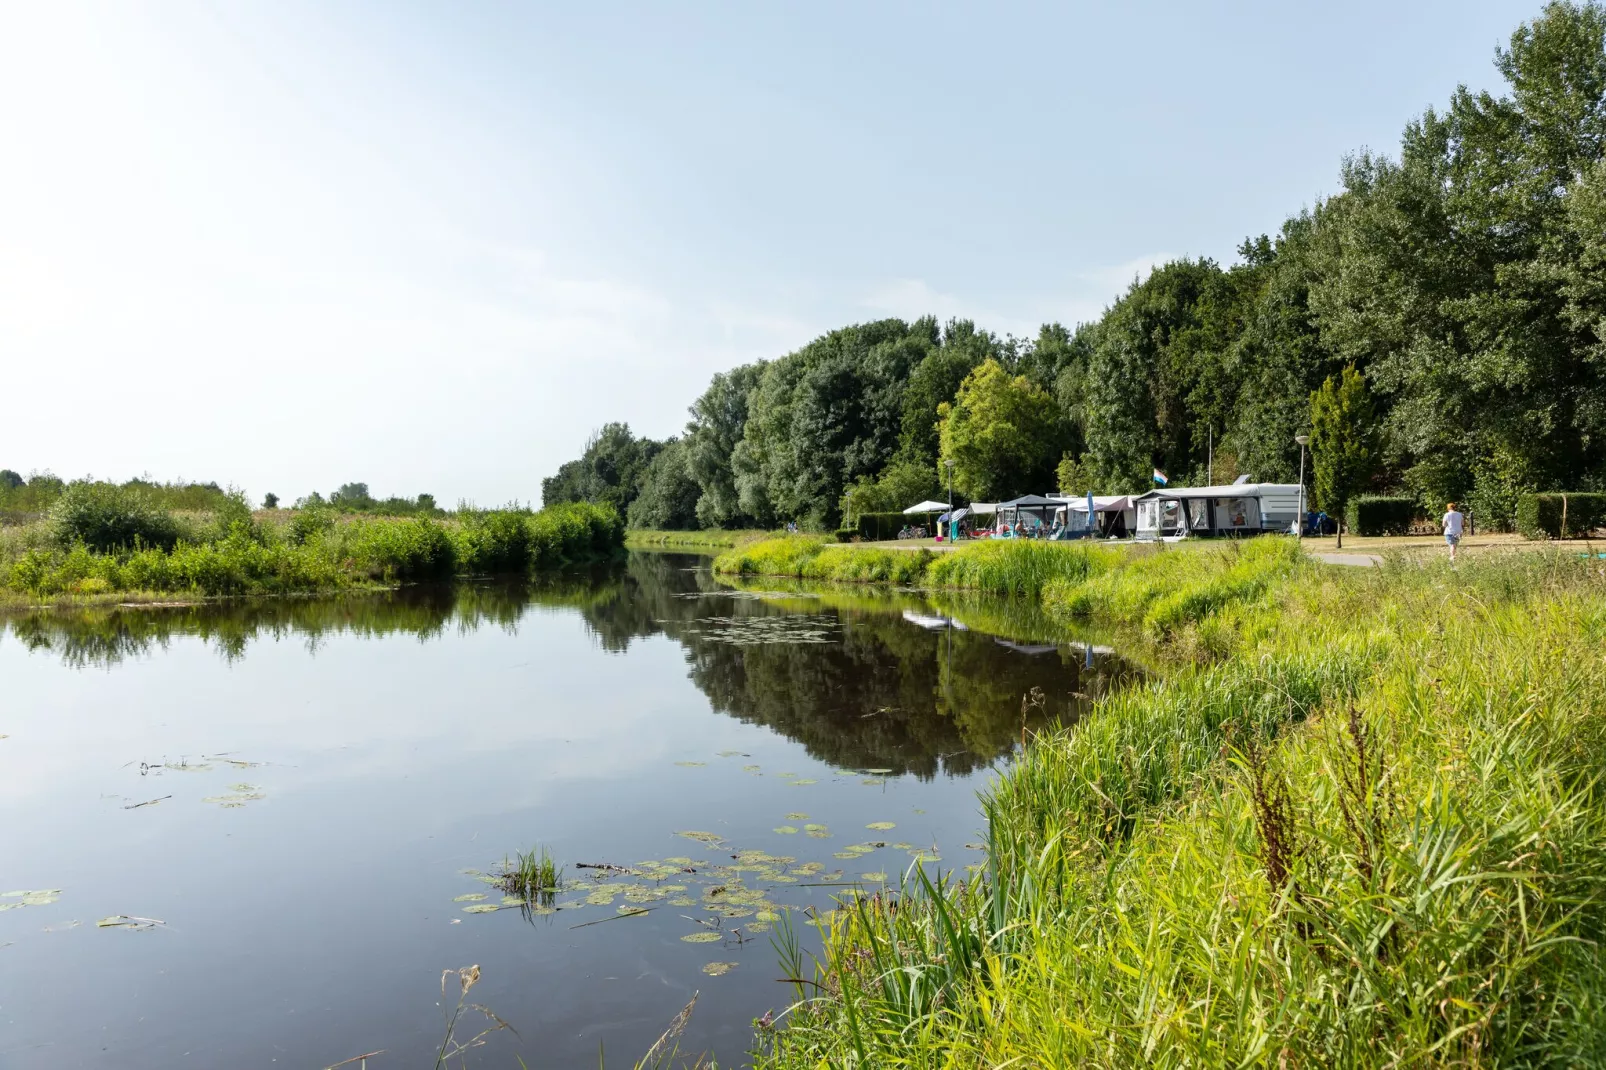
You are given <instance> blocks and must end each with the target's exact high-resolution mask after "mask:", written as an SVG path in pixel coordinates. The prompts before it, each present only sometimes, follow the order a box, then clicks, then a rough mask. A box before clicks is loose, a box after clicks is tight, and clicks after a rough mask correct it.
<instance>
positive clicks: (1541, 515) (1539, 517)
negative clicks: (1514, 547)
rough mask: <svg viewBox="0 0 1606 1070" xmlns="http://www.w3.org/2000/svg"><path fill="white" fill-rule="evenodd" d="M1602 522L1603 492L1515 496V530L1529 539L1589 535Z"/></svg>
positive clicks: (1605, 504)
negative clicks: (1564, 515) (1564, 521)
mask: <svg viewBox="0 0 1606 1070" xmlns="http://www.w3.org/2000/svg"><path fill="white" fill-rule="evenodd" d="M1563 513H1565V514H1566V518H1567V521H1566V530H1565V531H1563V530H1562V514H1563ZM1602 524H1606V494H1599V493H1582V494H1563V493H1552V494H1524V495H1523V496H1522V497H1521V498H1518V499H1517V530H1518V531H1520V532H1522V534H1523V535H1524V536H1526V537H1527V538H1530V539H1560V538H1563V537H1566V536H1577V535H1588V534H1589V533H1590V531H1591V530H1592V529H1594V528H1598V527H1600V526H1601V525H1602Z"/></svg>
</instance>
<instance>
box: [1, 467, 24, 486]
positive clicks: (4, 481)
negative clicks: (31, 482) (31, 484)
mask: <svg viewBox="0 0 1606 1070" xmlns="http://www.w3.org/2000/svg"><path fill="white" fill-rule="evenodd" d="M27 482H28V481H27V480H25V479H23V478H22V476H20V475H18V474H17V473H16V472H13V471H12V470H11V469H9V468H0V491H8V490H16V489H17V488H18V487H21V486H24V485H26V484H27Z"/></svg>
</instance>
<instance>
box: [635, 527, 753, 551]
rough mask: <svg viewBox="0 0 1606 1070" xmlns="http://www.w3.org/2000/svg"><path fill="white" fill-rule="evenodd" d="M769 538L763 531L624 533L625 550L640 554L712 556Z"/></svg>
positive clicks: (636, 529)
mask: <svg viewBox="0 0 1606 1070" xmlns="http://www.w3.org/2000/svg"><path fill="white" fill-rule="evenodd" d="M772 534H773V533H772V532H766V531H721V530H710V531H649V530H647V529H644V528H632V529H630V530H628V531H626V532H625V546H627V547H629V548H630V549H642V550H688V551H692V552H696V551H707V552H709V553H715V552H718V551H722V550H730V549H734V548H735V547H738V546H745V545H747V544H748V543H753V542H758V541H759V540H761V539H764V538H767V537H769V536H770V535H772Z"/></svg>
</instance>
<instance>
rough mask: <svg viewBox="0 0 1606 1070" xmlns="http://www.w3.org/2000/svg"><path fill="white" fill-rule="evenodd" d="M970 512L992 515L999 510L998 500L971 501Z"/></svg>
mask: <svg viewBox="0 0 1606 1070" xmlns="http://www.w3.org/2000/svg"><path fill="white" fill-rule="evenodd" d="M970 512H971V514H972V515H974V516H992V515H993V514H994V513H996V512H998V503H997V502H971V503H970Z"/></svg>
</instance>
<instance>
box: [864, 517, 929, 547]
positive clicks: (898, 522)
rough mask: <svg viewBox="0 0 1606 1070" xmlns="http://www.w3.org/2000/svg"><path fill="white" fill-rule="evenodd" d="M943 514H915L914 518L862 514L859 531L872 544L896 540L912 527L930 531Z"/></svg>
mask: <svg viewBox="0 0 1606 1070" xmlns="http://www.w3.org/2000/svg"><path fill="white" fill-rule="evenodd" d="M941 515H942V514H941V513H915V514H913V515H912V516H911V515H908V514H905V513H861V514H860V515H859V521H858V525H857V526H858V531H859V536H860V537H861V538H864V539H867V540H869V541H871V542H877V541H880V540H882V539H896V538H897V537H898V532H900V531H902V530H903V529H904V528H906V527H909V526H910V525H916V526H918V525H922V524H923V525H925V527H926V528H927V529H928V530H929V529H930V528H931V527H932V525H933V524H934V523H935V522H936V519H937V517H939V516H941Z"/></svg>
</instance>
